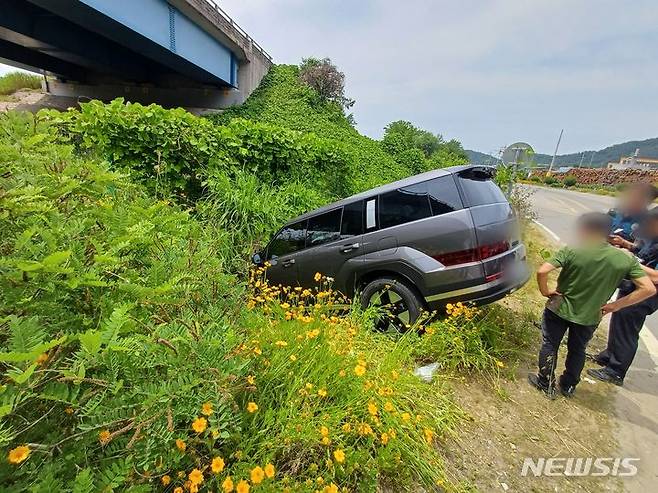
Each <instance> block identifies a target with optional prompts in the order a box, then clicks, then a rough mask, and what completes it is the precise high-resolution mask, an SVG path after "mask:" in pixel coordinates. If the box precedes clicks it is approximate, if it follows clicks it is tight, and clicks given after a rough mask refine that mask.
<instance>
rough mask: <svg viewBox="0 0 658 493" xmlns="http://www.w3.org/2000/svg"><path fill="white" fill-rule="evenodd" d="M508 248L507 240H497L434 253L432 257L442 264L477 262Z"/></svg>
mask: <svg viewBox="0 0 658 493" xmlns="http://www.w3.org/2000/svg"><path fill="white" fill-rule="evenodd" d="M509 249H510V244H509V242H508V241H499V242H497V243H492V244H491V245H483V246H480V247H478V248H469V249H468V250H459V251H456V252H449V253H442V254H440V255H434V257H433V258H434V259H436V260H438V261H439V262H441V263H442V264H443V265H446V266H448V265H459V264H467V263H469V262H477V261H481V260H486V259H488V258H491V257H495V256H496V255H500V254H501V253H505V252H506V251H507V250H509Z"/></svg>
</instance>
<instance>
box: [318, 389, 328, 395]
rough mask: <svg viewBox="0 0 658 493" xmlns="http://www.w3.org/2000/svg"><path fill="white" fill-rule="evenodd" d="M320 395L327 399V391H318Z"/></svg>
mask: <svg viewBox="0 0 658 493" xmlns="http://www.w3.org/2000/svg"><path fill="white" fill-rule="evenodd" d="M318 395H319V396H320V397H327V391H326V390H325V389H320V390H318Z"/></svg>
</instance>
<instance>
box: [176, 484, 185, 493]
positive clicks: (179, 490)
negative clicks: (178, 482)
mask: <svg viewBox="0 0 658 493" xmlns="http://www.w3.org/2000/svg"><path fill="white" fill-rule="evenodd" d="M174 493H183V488H181V487H180V486H176V487H175V488H174Z"/></svg>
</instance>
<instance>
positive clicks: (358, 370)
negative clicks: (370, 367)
mask: <svg viewBox="0 0 658 493" xmlns="http://www.w3.org/2000/svg"><path fill="white" fill-rule="evenodd" d="M354 374H355V375H356V376H357V377H362V376H363V375H365V374H366V367H365V366H363V365H356V366H355V367H354Z"/></svg>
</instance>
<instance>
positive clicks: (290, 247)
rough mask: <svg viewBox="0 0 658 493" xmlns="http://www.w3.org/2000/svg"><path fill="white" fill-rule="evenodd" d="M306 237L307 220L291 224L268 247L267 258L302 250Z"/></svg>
mask: <svg viewBox="0 0 658 493" xmlns="http://www.w3.org/2000/svg"><path fill="white" fill-rule="evenodd" d="M305 239H306V221H300V222H298V223H295V224H290V225H288V226H286V227H285V228H283V229H282V230H281V231H279V234H278V235H276V236H275V237H274V239H273V240H272V241H271V242H270V245H269V247H268V248H267V258H273V257H281V256H283V255H288V254H289V253H293V252H296V251H298V250H302V249H303V248H304V240H305Z"/></svg>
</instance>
